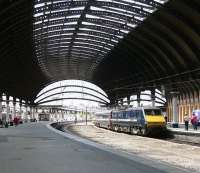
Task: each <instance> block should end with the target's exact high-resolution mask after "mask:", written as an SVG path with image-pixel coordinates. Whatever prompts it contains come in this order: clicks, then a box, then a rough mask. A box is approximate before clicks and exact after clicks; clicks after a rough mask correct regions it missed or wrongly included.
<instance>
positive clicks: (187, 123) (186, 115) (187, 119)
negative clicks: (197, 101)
mask: <svg viewBox="0 0 200 173" xmlns="http://www.w3.org/2000/svg"><path fill="white" fill-rule="evenodd" d="M189 120H190V118H189V116H188V114H185V116H184V122H185V130H187V131H188V125H189Z"/></svg>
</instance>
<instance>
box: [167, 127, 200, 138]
mask: <svg viewBox="0 0 200 173" xmlns="http://www.w3.org/2000/svg"><path fill="white" fill-rule="evenodd" d="M167 129H168V130H170V131H171V132H173V134H183V135H188V136H199V137H200V127H197V130H194V129H193V127H192V125H189V128H188V130H185V126H184V124H179V125H178V128H173V127H171V126H170V125H168V126H167Z"/></svg>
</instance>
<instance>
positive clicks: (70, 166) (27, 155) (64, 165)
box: [0, 123, 187, 173]
mask: <svg viewBox="0 0 200 173" xmlns="http://www.w3.org/2000/svg"><path fill="white" fill-rule="evenodd" d="M134 157H137V156H133V158H134ZM138 160H140V161H134V159H128V158H125V157H122V156H120V155H118V154H117V152H116V154H115V153H111V152H108V151H104V150H102V149H98V148H96V147H92V146H89V145H86V144H83V143H80V142H77V141H74V140H72V139H69V138H67V137H64V136H61V135H59V134H57V133H55V132H54V131H51V130H50V129H48V128H47V127H46V124H45V123H27V124H23V125H20V126H18V127H9V128H0V173H126V172H128V173H130V172H132V173H166V172H173V173H180V172H182V173H184V171H183V170H180V169H179V168H175V167H171V166H170V165H167V166H166V165H165V166H160V165H161V163H157V162H155V164H152V162H149V164H148V161H145V162H144V160H142V159H138ZM156 164H157V165H156ZM186 172H187V171H186Z"/></svg>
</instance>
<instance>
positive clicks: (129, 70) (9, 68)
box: [0, 0, 200, 100]
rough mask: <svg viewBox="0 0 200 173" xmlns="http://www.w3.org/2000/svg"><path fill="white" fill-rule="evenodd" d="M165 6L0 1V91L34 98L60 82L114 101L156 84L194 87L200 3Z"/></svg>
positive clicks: (120, 1) (126, 1)
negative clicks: (75, 82) (80, 84)
mask: <svg viewBox="0 0 200 173" xmlns="http://www.w3.org/2000/svg"><path fill="white" fill-rule="evenodd" d="M164 2H165V1H164V0H134V1H133V0H73V1H64V0H51V1H50V0H35V1H33V0H32V1H31V0H30V1H25V0H18V1H7V0H3V1H1V2H0V19H1V20H0V36H1V42H0V44H1V46H0V60H1V64H0V65H1V68H0V79H1V87H0V88H1V90H2V91H3V92H7V93H9V94H10V95H13V96H17V97H21V98H24V99H28V100H33V99H34V98H35V97H36V95H37V93H38V92H39V91H40V90H41V89H42V88H43V87H44V86H46V85H47V84H49V83H51V82H55V81H59V80H64V79H82V80H86V81H90V82H94V83H95V84H97V85H99V86H100V87H101V88H102V89H104V90H105V91H106V92H107V93H108V94H109V97H113V98H114V97H120V96H121V95H127V94H129V93H133V92H136V91H137V90H138V89H140V90H141V89H144V88H151V87H155V85H157V86H161V85H164V87H165V88H166V89H167V90H168V91H172V90H174V89H176V90H180V91H181V92H182V91H185V90H189V89H193V90H194V89H199V65H200V63H199V57H200V56H199V52H200V51H199V50H200V44H199V43H200V33H199V31H200V28H199V17H200V1H199V0H169V2H167V3H166V4H164ZM157 9H158V10H157ZM151 13H153V14H151Z"/></svg>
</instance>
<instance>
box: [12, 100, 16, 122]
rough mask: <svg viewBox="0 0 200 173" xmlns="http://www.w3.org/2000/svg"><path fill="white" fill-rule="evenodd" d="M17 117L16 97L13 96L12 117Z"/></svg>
mask: <svg viewBox="0 0 200 173" xmlns="http://www.w3.org/2000/svg"><path fill="white" fill-rule="evenodd" d="M14 117H16V98H15V97H13V114H12V119H14Z"/></svg>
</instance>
